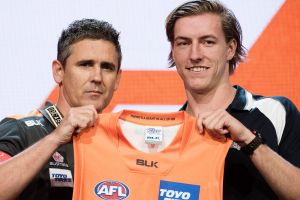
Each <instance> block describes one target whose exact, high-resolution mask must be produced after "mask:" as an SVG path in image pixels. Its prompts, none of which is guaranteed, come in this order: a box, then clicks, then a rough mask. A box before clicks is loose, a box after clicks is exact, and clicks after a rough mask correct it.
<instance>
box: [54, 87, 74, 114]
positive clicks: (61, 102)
mask: <svg viewBox="0 0 300 200" xmlns="http://www.w3.org/2000/svg"><path fill="white" fill-rule="evenodd" d="M56 107H57V108H58V109H59V111H60V112H61V114H63V116H66V114H67V113H68V112H69V110H70V108H71V106H70V105H69V104H68V102H67V101H66V99H65V98H64V95H63V93H62V88H60V89H59V95H58V99H57V102H56Z"/></svg>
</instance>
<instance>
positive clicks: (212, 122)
mask: <svg viewBox="0 0 300 200" xmlns="http://www.w3.org/2000/svg"><path fill="white" fill-rule="evenodd" d="M197 124H198V128H199V131H200V133H203V132H204V129H205V130H206V131H207V132H208V133H209V134H210V135H211V136H213V137H214V138H217V139H219V140H225V139H226V137H225V134H227V133H229V134H230V137H231V139H232V140H233V141H236V142H239V143H242V144H248V143H250V142H251V141H252V140H253V139H254V138H255V135H254V134H253V133H252V132H251V131H250V130H249V129H247V128H246V127H245V126H244V125H243V124H242V123H241V122H239V121H238V120H237V119H235V118H234V117H233V116H231V115H230V114H229V113H228V112H227V111H226V110H222V109H220V110H216V111H212V112H205V113H201V114H199V115H198V121H197Z"/></svg>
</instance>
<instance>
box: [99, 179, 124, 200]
mask: <svg viewBox="0 0 300 200" xmlns="http://www.w3.org/2000/svg"><path fill="white" fill-rule="evenodd" d="M94 191H95V194H96V195H97V196H98V197H100V198H102V199H104V200H122V199H126V198H127V197H128V196H129V189H128V187H127V186H126V185H125V184H123V183H121V182H118V181H113V180H109V181H103V182H101V183H98V184H97V185H96V186H95V189H94Z"/></svg>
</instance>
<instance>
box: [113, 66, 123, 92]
mask: <svg viewBox="0 0 300 200" xmlns="http://www.w3.org/2000/svg"><path fill="white" fill-rule="evenodd" d="M121 75H122V70H121V69H119V71H118V73H117V78H116V82H115V91H116V90H117V89H118V88H119V84H120V80H121Z"/></svg>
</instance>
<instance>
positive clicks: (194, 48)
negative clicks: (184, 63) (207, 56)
mask: <svg viewBox="0 0 300 200" xmlns="http://www.w3.org/2000/svg"><path fill="white" fill-rule="evenodd" d="M202 58H203V54H202V49H201V45H200V44H199V43H198V42H193V43H192V45H191V49H190V60H191V62H192V63H193V64H196V63H199V62H200V61H201V60H202Z"/></svg>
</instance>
